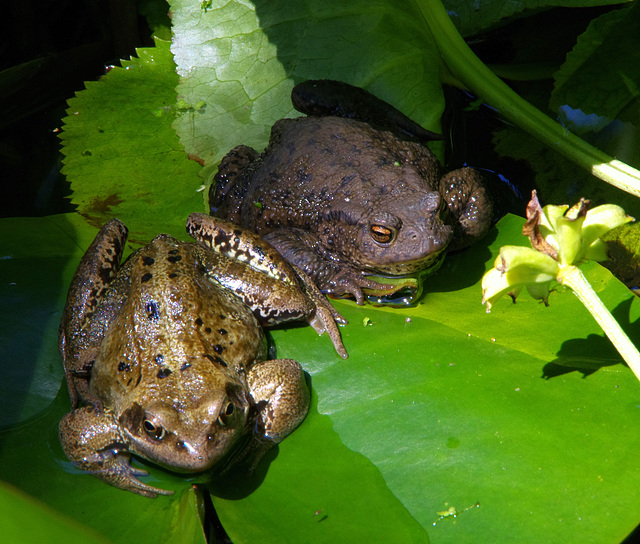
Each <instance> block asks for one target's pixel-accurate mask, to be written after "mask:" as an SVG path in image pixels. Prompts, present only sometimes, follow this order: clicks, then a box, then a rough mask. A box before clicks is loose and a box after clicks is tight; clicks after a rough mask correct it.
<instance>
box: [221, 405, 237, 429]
mask: <svg viewBox="0 0 640 544" xmlns="http://www.w3.org/2000/svg"><path fill="white" fill-rule="evenodd" d="M234 412H235V406H234V405H233V403H232V402H230V403H229V404H227V407H226V408H225V410H224V412H222V413H221V414H220V415H219V416H218V423H220V425H221V426H222V427H226V426H227V425H228V424H229V418H230V417H231V416H232V415H233V413H234Z"/></svg>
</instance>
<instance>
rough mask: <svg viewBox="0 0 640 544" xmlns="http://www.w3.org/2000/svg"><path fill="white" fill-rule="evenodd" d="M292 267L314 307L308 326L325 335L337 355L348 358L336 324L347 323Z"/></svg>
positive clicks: (309, 280)
mask: <svg viewBox="0 0 640 544" xmlns="http://www.w3.org/2000/svg"><path fill="white" fill-rule="evenodd" d="M292 266H293V268H294V270H295V271H296V272H297V274H298V276H299V277H300V280H301V281H302V283H303V285H304V287H305V291H306V292H307V294H308V295H309V298H310V299H311V300H312V301H313V303H314V304H315V307H316V310H315V312H314V313H313V314H312V315H311V317H310V318H309V325H311V326H312V327H313V329H314V330H315V331H316V332H317V333H318V334H324V333H327V336H328V337H329V338H330V340H331V342H332V343H333V347H334V348H335V350H336V352H337V353H338V355H340V357H342V358H343V359H346V358H347V357H349V354H348V353H347V350H346V349H345V347H344V344H343V343H342V338H341V337H340V331H339V329H338V326H337V325H336V323H340V324H341V325H346V324H347V323H348V321H347V320H346V319H345V318H344V317H342V315H340V312H338V310H336V309H335V308H334V307H333V306H332V305H331V304H330V303H329V301H327V299H326V297H325V296H324V295H323V294H322V293H321V292H320V289H318V288H317V287H316V284H315V283H313V281H312V280H311V278H310V277H309V276H307V274H306V273H305V272H304V271H303V270H302V269H300V268H299V267H297V266H295V265H292Z"/></svg>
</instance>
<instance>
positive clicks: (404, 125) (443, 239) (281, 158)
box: [209, 80, 492, 304]
mask: <svg viewBox="0 0 640 544" xmlns="http://www.w3.org/2000/svg"><path fill="white" fill-rule="evenodd" d="M292 100H293V104H294V106H295V107H296V109H298V110H299V111H301V112H303V113H307V114H308V116H307V117H299V118H296V119H282V120H280V121H277V122H276V123H275V124H274V126H273V128H272V131H271V138H270V141H269V145H268V147H267V148H266V149H265V151H264V152H263V153H262V154H258V153H257V152H256V151H254V150H253V149H251V148H249V147H246V146H239V147H236V148H234V149H233V150H231V151H230V152H229V153H228V154H227V156H226V157H225V158H224V159H223V160H222V162H221V164H220V166H219V169H218V173H217V174H216V176H215V180H214V183H213V185H212V186H211V189H210V196H209V202H210V206H211V213H212V214H213V215H216V216H219V217H222V218H226V219H229V220H230V221H232V222H234V223H236V224H238V225H242V226H243V227H246V228H249V229H251V230H254V231H255V232H257V233H259V234H261V235H263V236H264V237H265V239H266V240H268V241H269V242H270V243H271V244H272V245H273V246H275V247H276V249H278V251H280V253H282V254H283V255H284V256H285V257H286V258H287V259H288V260H289V261H290V262H292V263H295V264H296V265H297V266H299V267H300V268H302V269H303V270H304V271H305V272H306V273H307V274H308V275H309V276H310V277H311V278H312V279H313V280H314V281H315V282H316V285H317V286H318V287H319V288H320V289H321V290H322V291H324V292H326V293H332V294H335V295H344V294H350V295H353V296H355V298H356V300H357V301H358V303H359V304H362V303H363V301H364V294H363V291H362V290H363V289H365V290H366V289H376V288H380V287H381V284H379V283H377V282H375V281H372V280H370V279H368V278H367V277H366V276H367V275H381V276H396V275H406V274H411V273H414V272H417V271H424V270H435V269H436V268H437V267H438V266H439V264H440V263H441V262H442V258H443V257H444V254H445V250H446V249H451V248H460V247H465V246H466V245H469V244H470V243H472V242H473V241H475V240H477V239H479V238H481V237H482V236H483V235H484V234H485V233H486V231H487V229H488V228H489V226H490V223H491V219H492V204H491V201H490V199H489V198H488V196H487V192H486V189H485V186H484V183H483V180H482V177H481V175H480V174H479V172H478V171H476V170H474V169H471V168H461V169H459V170H455V171H452V172H449V173H447V174H445V173H444V172H443V168H442V166H441V164H440V162H439V161H438V159H437V158H436V157H435V155H434V154H433V153H432V152H431V151H430V150H429V149H428V148H427V147H426V145H425V143H424V142H425V141H428V140H434V139H440V138H441V137H440V136H438V135H436V134H433V133H431V132H429V131H427V130H425V129H423V128H422V127H421V126H419V125H417V124H416V123H414V122H413V121H411V120H410V119H409V118H408V117H406V116H404V115H403V114H402V113H400V112H399V111H398V110H396V109H395V108H393V107H392V106H390V105H389V104H387V103H385V102H383V101H382V100H379V99H378V98H376V97H374V96H373V95H371V94H370V93H368V92H366V91H364V90H362V89H359V88H357V87H353V86H351V85H347V84H345V83H340V82H336V81H329V80H318V81H307V82H305V83H301V84H299V85H297V86H296V87H295V88H294V89H293V92H292Z"/></svg>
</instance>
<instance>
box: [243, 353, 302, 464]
mask: <svg viewBox="0 0 640 544" xmlns="http://www.w3.org/2000/svg"><path fill="white" fill-rule="evenodd" d="M247 382H248V384H249V391H250V393H251V396H252V397H253V400H254V401H255V403H256V407H257V410H258V414H257V418H256V425H255V435H254V438H255V439H256V442H257V444H258V446H257V447H256V445H255V444H254V446H253V447H254V451H253V452H251V453H250V455H251V457H253V458H254V462H253V466H255V465H256V464H257V462H258V461H259V460H260V457H262V455H264V453H265V452H266V451H267V450H268V449H269V448H271V447H272V446H274V445H275V444H277V443H278V442H281V441H282V440H284V438H285V437H286V436H287V435H289V434H291V433H292V432H293V431H294V430H295V429H296V428H297V427H298V426H299V425H300V423H302V421H303V420H304V418H305V417H306V415H307V412H308V411H309V402H310V394H309V388H308V387H307V381H306V379H305V376H304V371H303V370H302V368H301V367H300V365H299V364H298V362H297V361H294V360H292V359H273V360H270V361H260V362H258V363H256V364H254V365H253V367H251V369H250V370H249V372H248V374H247ZM256 450H257V451H256Z"/></svg>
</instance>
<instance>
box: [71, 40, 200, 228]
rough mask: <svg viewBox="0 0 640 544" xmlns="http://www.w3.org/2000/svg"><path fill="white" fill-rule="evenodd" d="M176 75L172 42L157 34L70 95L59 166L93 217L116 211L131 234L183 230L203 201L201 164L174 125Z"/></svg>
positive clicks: (81, 208)
mask: <svg viewBox="0 0 640 544" xmlns="http://www.w3.org/2000/svg"><path fill="white" fill-rule="evenodd" d="M177 81H178V77H177V75H176V73H175V65H174V64H173V59H172V58H171V53H170V51H169V43H168V42H163V41H161V40H158V41H157V47H155V48H148V49H139V50H138V58H132V59H131V60H130V61H123V62H122V67H114V68H112V69H111V70H110V71H109V73H108V74H107V75H106V76H104V78H102V79H101V80H100V81H96V82H87V83H86V87H87V88H86V90H84V91H80V92H78V93H76V96H75V98H72V99H71V100H69V109H68V110H67V113H68V114H69V116H68V117H66V118H65V119H64V123H65V125H64V132H63V133H62V142H63V145H64V147H63V153H64V154H65V159H64V168H63V173H64V174H65V175H66V176H67V179H68V180H69V181H70V182H71V188H72V190H73V196H72V202H73V203H74V204H76V205H77V206H78V212H79V213H80V214H82V215H83V216H84V217H86V218H87V219H88V220H89V222H90V223H91V224H92V225H94V226H96V227H98V226H100V225H102V223H104V222H105V221H106V220H108V219H109V218H111V217H114V216H117V217H119V218H120V219H121V220H122V221H124V222H125V223H126V224H127V225H128V227H129V229H130V237H131V239H132V240H145V239H148V238H150V237H151V236H152V235H155V234H157V233H158V232H160V231H168V232H169V233H171V234H174V235H177V236H180V237H184V221H185V217H187V215H188V214H189V213H190V212H192V211H194V210H201V209H202V208H203V200H202V198H203V197H202V194H201V193H199V192H198V190H199V188H200V186H201V185H202V182H201V180H199V178H198V172H199V171H200V167H199V166H198V165H197V164H196V163H195V162H193V161H190V160H189V159H188V158H187V155H186V154H185V152H184V149H183V148H182V146H181V145H180V143H179V142H178V139H177V137H176V135H175V133H174V132H173V129H172V128H171V123H172V122H173V119H174V113H175V101H176V97H175V96H176V95H175V90H174V87H175V85H176V84H177Z"/></svg>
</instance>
